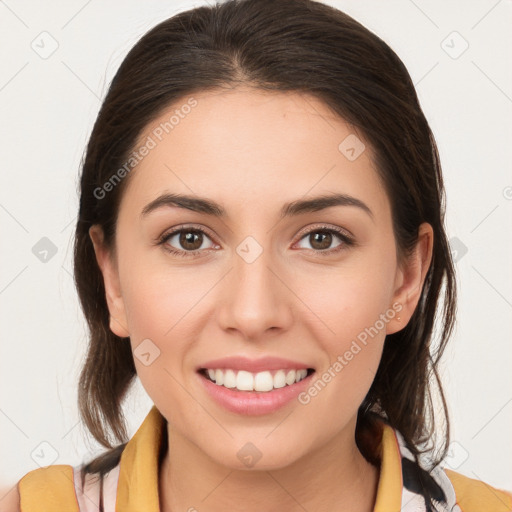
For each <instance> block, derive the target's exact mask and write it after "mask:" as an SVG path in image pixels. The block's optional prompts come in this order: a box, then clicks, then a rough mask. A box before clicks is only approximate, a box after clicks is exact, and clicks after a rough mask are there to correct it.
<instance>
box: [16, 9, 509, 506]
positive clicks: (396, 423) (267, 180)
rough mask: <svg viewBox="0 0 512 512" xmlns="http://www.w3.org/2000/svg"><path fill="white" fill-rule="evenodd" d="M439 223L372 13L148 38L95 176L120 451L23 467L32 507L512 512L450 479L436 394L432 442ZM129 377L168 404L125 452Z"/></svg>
mask: <svg viewBox="0 0 512 512" xmlns="http://www.w3.org/2000/svg"><path fill="white" fill-rule="evenodd" d="M443 224H444V188H443V180H442V174H441V167H440V163H439V157H438V153H437V148H436V144H435V140H434V137H433V135H432V133H431V130H430V128H429V126H428V123H427V121H426V119H425V116H424V115H423V112H422V110H421V107H420V105H419V102H418V99H417V96H416V92H415V90H414V86H413V84H412V82H411V79H410V77H409V74H408V72H407V70H406V69H405V67H404V65H403V63H402V62H401V61H400V59H399V58H398V57H397V56H396V55H395V53H394V52H393V51H392V50H391V49H390V48H389V47H388V46H387V45H386V44H385V43H384V42H383V41H382V40H380V39H379V38H378V37H377V36H375V35H374V34H372V33H371V32H370V31H368V30H367V29H366V28H364V27H363V26H361V25H360V24H359V23H357V22H356V21H354V20H353V19H351V18H350V17H349V16H347V15H345V14H344V13H342V12H340V11H338V10H336V9H334V8H331V7H328V6H326V5H323V4H321V3H317V2H313V1H309V0H280V1H277V2H276V1H270V0H245V1H241V2H236V1H227V2H224V3H223V4H222V5H216V6H214V7H201V8H198V9H194V10H190V11H187V12H183V13H180V14H179V15H177V16H174V17H173V18H171V19H169V20H166V21H164V22H163V23H161V24H159V25H158V26H157V27H155V28H154V29H153V30H151V31H150V32H149V33H148V34H146V35H145V36H144V37H143V38H142V39H141V40H140V41H139V42H138V43H137V45H136V46H135V47H134V48H133V49H132V50H131V52H130V53H129V54H128V56H127V57H126V59H125V60H124V62H123V63H122V65H121V67H120V69H119V70H118V72H117V74H116V76H115V78H114V80H113V82H112V84H111V86H110V89H109V92H108V94H107V97H106V98H105V101H104V103H103V105H102V108H101V111H100V113H99V115H98V118H97V120H96V123H95V126H94V129H93V132H92V134H91V138H90V141H89V144H88V147H87V153H86V156H85V160H84V164H83V169H82V176H81V199H80V211H79V216H78V221H77V226H76V237H75V278H76V285H77V289H78V293H79V296H80V300H81V303H82V307H83V310H84V314H85V316H86V318H87V321H88V324H89V328H90V345H89V351H88V356H87V360H86V362H85V365H84V368H83V371H82V374H81V379H80V396H79V400H80V408H81V413H82V416H83V420H84V422H85V424H86V425H87V427H88V428H89V430H90V431H91V432H92V434H93V435H94V437H95V438H96V439H97V440H98V441H99V442H100V443H102V444H103V445H104V446H105V447H106V448H108V449H109V450H108V451H107V452H106V453H105V454H103V455H102V456H100V457H98V458H97V459H95V460H93V461H91V462H90V463H88V464H86V465H84V466H83V467H79V468H73V467H71V466H66V465H59V466H50V467H48V468H42V469H38V470H35V471H32V472H30V473H28V474H27V475H25V477H23V478H22V479H21V480H20V482H19V485H18V488H19V493H20V501H21V503H20V508H21V510H23V512H31V511H33V510H52V511H60V510H67V511H70V510H73V511H78V510H81V511H83V510H88V511H89V510H105V511H113V510H117V511H121V510H122V511H135V510H144V511H157V510H161V511H163V512H170V511H176V510H189V511H193V510H208V511H217V510H244V511H256V510H258V511H259V510H277V509H279V510H290V511H292V510H310V511H324V510H338V509H340V510H341V509H343V510H352V511H371V510H374V511H386V512H389V511H395V510H404V511H412V510H442V511H447V510H454V511H457V510H459V511H460V510H464V511H469V512H471V511H476V510H478V511H479V512H481V511H483V510H489V511H491V510H492V511H501V510H503V511H504V510H510V509H511V508H512V496H510V495H509V494H508V493H506V492H504V491H500V490H498V489H494V488H492V487H490V486H488V485H486V484H483V483H481V482H478V481H475V480H471V479H469V478H467V477H464V476H462V475H459V474H458V473H455V472H453V471H450V470H444V469H442V468H441V466H440V465H439V463H440V461H441V460H442V459H443V457H444V455H445V454H446V449H447V446H448V444H449V435H448V418H447V412H446V405H445V402H444V398H443V394H442V390H441V388H439V389H440V397H441V402H442V404H443V406H444V411H443V414H444V416H445V418H444V419H445V420H446V421H445V423H446V430H445V431H444V432H437V435H438V437H441V439H442V441H443V442H442V443H441V445H440V446H435V444H434V443H433V435H434V408H433V406H432V398H431V389H430V384H431V382H430V381H431V379H434V383H435V384H438V385H440V383H439V379H438V374H437V362H438V360H439V358H440V357H441V355H442V353H443V350H444V348H445V346H446V343H447V341H448V338H449V336H450V334H451V332H452V328H453V323H454V318H455V309H456V307H455V301H456V288H455V275H454V268H453V262H452V260H451V256H450V249H449V245H448V242H447V238H446V234H445V231H444V226H443ZM441 299H442V307H438V304H439V303H441ZM435 320H438V321H439V322H441V324H440V325H442V326H443V327H442V330H441V333H440V339H439V340H433V339H432V337H433V336H432V335H433V326H434V321H435ZM136 375H137V376H138V377H139V378H140V380H141V383H142V384H143V386H144V388H145V389H146V391H147V392H148V394H149V396H150V397H151V399H152V400H153V402H154V404H155V405H154V407H153V408H152V410H151V411H150V413H149V414H148V416H147V418H146V419H145V421H144V423H143V424H142V426H141V427H140V429H139V430H138V431H137V433H136V434H135V436H133V437H132V438H131V439H130V440H127V436H126V431H125V427H124V423H123V417H122V400H123V397H124V396H125V394H126V392H127V390H128V388H129V385H130V383H131V382H132V381H133V379H134V377H135V376H136ZM436 417H437V416H436Z"/></svg>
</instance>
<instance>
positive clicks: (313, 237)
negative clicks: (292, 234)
mask: <svg viewBox="0 0 512 512" xmlns="http://www.w3.org/2000/svg"><path fill="white" fill-rule="evenodd" d="M335 238H338V240H340V242H339V243H338V244H337V245H336V246H335V247H334V249H335V248H337V247H339V246H340V245H343V244H344V243H346V244H347V245H348V243H349V240H348V237H346V236H345V235H342V234H341V233H339V232H338V231H336V230H333V229H314V230H313V231H309V232H308V233H306V234H305V235H304V236H303V237H302V238H301V241H302V240H310V245H312V247H311V249H313V250H317V251H327V252H330V251H331V249H330V246H331V244H332V242H333V241H334V239H335ZM306 249H309V247H306Z"/></svg>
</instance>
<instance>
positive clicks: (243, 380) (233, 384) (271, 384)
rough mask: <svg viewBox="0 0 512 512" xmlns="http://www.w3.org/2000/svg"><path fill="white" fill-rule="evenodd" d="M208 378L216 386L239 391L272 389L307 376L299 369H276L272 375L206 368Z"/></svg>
mask: <svg viewBox="0 0 512 512" xmlns="http://www.w3.org/2000/svg"><path fill="white" fill-rule="evenodd" d="M207 373H208V376H209V377H210V380H211V381H213V382H215V384H217V385H218V386H224V387H226V388H236V389H238V390H239V391H272V390H273V389H278V388H283V387H285V386H287V385H288V386H291V385H292V384H295V382H299V381H301V380H302V379H304V378H305V377H306V376H307V373H308V371H307V370H306V369H305V368H303V369H301V370H277V372H275V373H274V375H272V373H271V372H270V371H263V372H258V373H251V372H247V371H245V370H240V371H238V372H237V371H236V370H221V369H218V368H216V369H210V368H209V369H208V370H207Z"/></svg>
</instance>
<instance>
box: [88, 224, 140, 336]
mask: <svg viewBox="0 0 512 512" xmlns="http://www.w3.org/2000/svg"><path fill="white" fill-rule="evenodd" d="M89 236H90V237H91V240H92V244H93V246H94V253H95V255H96V261H97V262H98V266H99V267H100V269H101V273H102V275H103V283H104V286H105V298H106V300H107V305H108V310H109V313H110V330H111V331H112V332H113V333H114V334H116V335H117V336H119V337H120V338H127V337H129V336H130V333H129V332H128V328H127V325H128V324H127V322H126V310H125V307H124V301H123V297H122V294H121V287H120V284H119V273H118V270H117V266H116V264H115V262H114V261H113V260H114V258H113V256H112V253H111V251H110V250H109V249H108V248H107V247H106V246H105V244H104V243H103V230H102V228H101V226H100V225H98V224H95V225H93V226H91V227H90V228H89Z"/></svg>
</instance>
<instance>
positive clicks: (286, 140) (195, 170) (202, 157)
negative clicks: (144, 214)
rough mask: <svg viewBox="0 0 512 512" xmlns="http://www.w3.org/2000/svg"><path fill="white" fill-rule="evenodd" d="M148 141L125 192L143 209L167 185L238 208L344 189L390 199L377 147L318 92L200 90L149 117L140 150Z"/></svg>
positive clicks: (381, 204) (381, 202)
mask: <svg viewBox="0 0 512 512" xmlns="http://www.w3.org/2000/svg"><path fill="white" fill-rule="evenodd" d="M143 145H147V146H148V147H150V150H149V151H146V152H145V156H144V157H143V158H142V159H141V160H140V162H139V163H138V164H137V165H136V167H135V168H134V170H133V171H132V175H131V176H130V181H129V184H128V187H127V190H126V191H125V195H126V196H127V200H128V201H129V202H130V204H131V206H132V207H134V208H135V207H137V208H139V210H142V208H143V207H144V205H145V204H146V203H147V202H149V201H151V200H152V199H154V198H155V197H156V195H158V194H161V193H162V192H165V191H167V192H172V191H176V192H181V193H187V194H198V195H201V196H205V197H211V198H212V199H215V200H216V201H217V202H220V203H224V202H225V203H237V204H238V206H239V207H240V208H242V207H245V208H251V207H253V208H257V207H260V208H261V201H266V203H267V205H269V204H270V203H272V202H276V201H277V202H278V203H277V202H276V208H277V207H278V206H280V205H281V204H282V203H284V202H286V200H287V199H289V200H294V199H297V198H299V197H302V196H306V195H318V194H322V193H330V192H342V193H346V194H351V195H354V196H359V197H360V198H363V197H364V198H366V200H365V202H371V203H373V205H374V207H375V208H376V209H379V208H380V209H386V208H387V207H388V201H387V197H386V196H385V193H384V188H383V186H382V183H381V182H380V179H379V177H378V174H377V172H376V171H375V168H374V164H373V154H372V150H371V148H370V147H369V146H368V144H365V142H364V139H363V138H362V136H361V135H360V134H359V133H356V132H355V130H354V129H353V128H352V127H351V126H350V125H349V124H347V123H346V122H345V121H344V120H343V119H341V118H340V117H339V116H337V115H335V114H334V113H333V112H332V111H331V110H330V109H329V108H328V107H327V106H326V105H325V104H324V103H323V102H322V101H320V100H319V99H317V98H315V97H313V96H310V95H305V94H302V93H297V92H286V93H283V92H275V91H262V90H258V89H250V88H238V89H233V90H215V91H209V92H201V93H197V94H193V95H191V96H187V97H184V98H182V99H181V100H180V101H177V102H175V103H174V104H173V105H171V106H169V107H168V108H166V109H165V110H164V111H163V112H162V113H161V114H160V115H159V116H158V118H156V119H155V120H153V121H152V122H151V123H149V124H148V125H147V126H146V128H145V129H144V130H143V132H142V133H141V135H140V137H139V140H138V143H137V145H136V148H135V150H137V148H140V147H142V146H143ZM347 149H348V150H349V152H347ZM354 156H355V157H356V158H354ZM123 202H124V199H123ZM228 213H229V212H228Z"/></svg>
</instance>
